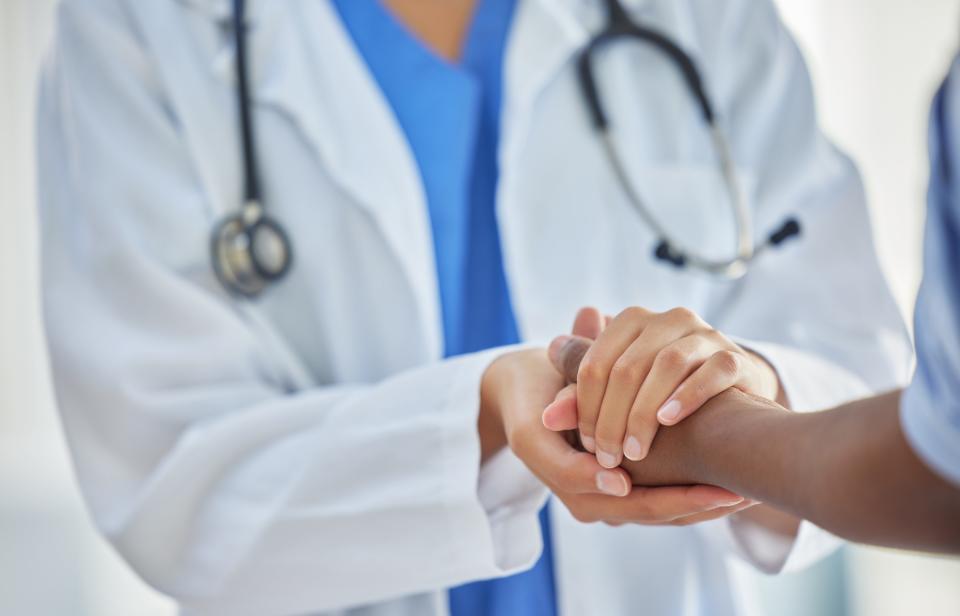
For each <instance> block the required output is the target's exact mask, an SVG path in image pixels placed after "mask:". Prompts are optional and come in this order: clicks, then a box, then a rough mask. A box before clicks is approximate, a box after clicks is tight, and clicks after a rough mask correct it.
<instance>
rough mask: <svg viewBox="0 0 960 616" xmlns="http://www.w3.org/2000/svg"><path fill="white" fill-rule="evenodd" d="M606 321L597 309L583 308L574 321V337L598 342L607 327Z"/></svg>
mask: <svg viewBox="0 0 960 616" xmlns="http://www.w3.org/2000/svg"><path fill="white" fill-rule="evenodd" d="M606 325H607V322H606V319H605V318H604V316H603V315H602V314H600V311H599V310H597V309H596V308H581V309H580V310H579V312H577V317H576V318H575V319H574V320H573V335H574V336H583V337H584V338H589V339H590V340H596V339H597V338H598V337H599V336H600V333H601V332H603V329H604V327H606Z"/></svg>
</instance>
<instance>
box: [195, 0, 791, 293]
mask: <svg viewBox="0 0 960 616" xmlns="http://www.w3.org/2000/svg"><path fill="white" fill-rule="evenodd" d="M604 1H605V3H606V6H607V23H606V25H605V26H604V28H603V29H602V30H601V31H600V32H598V33H597V34H596V35H595V36H594V37H593V38H592V39H591V40H590V41H589V42H588V43H587V45H586V47H585V48H584V49H583V51H582V52H581V53H580V56H579V59H578V77H579V82H580V88H581V92H582V94H583V98H584V102H585V103H586V106H587V109H588V110H589V113H590V118H591V120H592V122H593V126H594V128H595V129H596V131H597V133H598V135H599V136H600V139H601V142H602V144H603V150H604V153H605V156H606V157H607V159H608V161H609V163H610V166H611V168H612V169H613V170H614V174H615V175H616V178H617V181H618V183H619V184H620V185H621V187H622V189H623V191H624V193H625V194H626V195H627V198H628V200H629V201H630V203H631V204H632V205H633V207H634V208H635V209H636V211H637V214H638V215H639V216H640V218H641V219H642V220H643V222H644V223H645V224H646V225H647V226H648V227H649V228H650V229H651V230H652V231H653V232H654V234H655V235H656V236H657V238H658V240H657V244H656V248H655V250H654V256H655V257H656V259H657V260H659V261H663V262H665V263H669V264H671V265H673V266H675V267H678V268H687V267H689V268H693V269H698V270H701V271H704V272H707V273H709V274H713V275H715V276H719V277H723V278H731V279H733V278H739V277H740V276H742V275H743V274H744V273H745V272H746V271H747V269H748V268H749V266H750V264H751V263H752V262H753V261H754V260H755V259H756V258H757V257H758V256H759V255H760V254H761V253H763V252H764V251H765V250H766V249H767V248H770V247H774V246H779V245H780V244H782V243H783V242H785V241H786V240H788V239H790V238H792V237H795V236H797V235H799V234H800V224H799V223H798V222H797V220H796V219H793V218H789V219H787V220H786V221H784V222H783V224H781V225H780V227H778V228H777V229H776V231H774V232H773V233H771V234H770V235H769V236H768V237H767V238H766V240H765V241H764V242H763V243H761V244H759V245H757V244H755V243H754V241H753V230H752V228H751V216H750V211H749V209H748V207H747V204H746V200H745V198H744V194H743V190H742V188H741V186H740V181H739V179H738V177H737V172H736V167H735V165H734V163H733V156H732V154H731V151H730V144H729V142H728V140H727V138H726V134H725V133H724V131H723V130H722V129H721V128H720V125H719V123H718V121H717V117H716V114H715V112H714V108H713V105H712V103H711V102H710V99H709V97H708V96H707V94H706V91H705V90H704V85H703V79H702V78H701V76H700V73H699V71H698V70H697V68H696V66H695V64H694V62H693V60H692V59H691V58H690V56H689V55H687V53H686V52H684V51H683V50H682V49H680V47H679V46H678V45H677V44H676V43H674V42H673V41H671V40H670V39H669V38H667V37H666V36H665V35H664V34H662V33H660V32H657V31H655V30H652V29H650V28H647V27H644V26H642V25H640V24H638V23H636V22H635V21H634V20H633V19H631V17H630V16H629V14H628V13H627V11H626V9H624V7H623V5H622V4H621V3H620V0H604ZM232 21H233V28H232V29H233V34H234V39H235V47H236V70H237V88H236V92H237V106H238V109H239V116H240V131H241V144H242V155H243V173H244V189H243V207H242V208H240V210H239V211H237V212H234V213H232V214H230V215H228V216H227V217H226V218H224V219H223V220H221V221H220V222H219V223H218V224H217V225H216V227H215V228H214V230H213V233H212V237H211V253H212V259H213V269H214V272H215V273H216V275H217V278H218V279H219V280H220V282H221V283H222V284H223V286H224V288H225V289H226V290H227V291H229V292H230V293H232V294H234V295H238V296H241V297H246V298H255V297H257V296H259V295H260V294H261V293H262V292H263V291H264V290H265V289H266V288H267V287H268V286H269V285H270V284H271V283H274V282H276V281H278V280H280V279H282V278H283V277H284V276H285V275H286V274H287V272H289V271H290V265H291V263H292V262H293V250H292V247H291V245H290V239H289V238H288V236H287V234H286V233H285V232H284V230H283V227H282V226H281V225H280V224H279V223H278V222H277V221H276V220H274V219H273V218H271V217H270V216H269V215H268V214H267V213H266V211H265V210H264V206H263V199H262V194H261V187H260V181H259V175H258V167H257V160H256V148H255V143H254V126H253V114H252V112H251V101H250V83H249V71H248V68H247V44H246V43H247V40H246V39H247V37H246V32H245V26H244V24H245V22H246V2H245V0H233V19H232ZM621 38H631V39H637V40H639V41H642V42H645V43H647V44H649V45H651V46H653V47H654V48H656V49H658V50H659V51H661V52H662V53H663V54H664V55H666V56H667V58H669V59H670V60H671V61H672V62H673V63H674V64H676V65H677V67H678V69H679V70H680V72H681V73H682V75H683V77H684V80H685V82H686V85H687V87H688V88H689V89H690V91H691V93H692V94H693V97H694V99H695V100H696V102H697V104H698V106H699V108H700V112H701V115H702V116H703V119H704V121H705V122H706V124H707V127H708V129H709V131H710V136H711V139H712V142H713V147H714V150H715V151H716V155H717V159H718V161H719V166H720V171H721V174H722V176H723V181H724V184H725V186H726V192H727V194H728V197H729V199H730V203H731V209H732V210H733V215H734V222H735V229H736V236H737V237H736V245H737V251H736V255H735V256H733V257H732V258H729V259H719V260H718V259H710V258H707V257H705V256H703V255H701V254H699V253H697V252H694V251H693V250H691V249H690V248H688V247H684V246H683V245H682V244H680V243H679V242H677V241H675V240H674V238H672V237H671V236H670V234H669V233H668V232H667V230H666V229H665V228H664V227H663V225H661V224H660V222H659V221H658V220H657V218H656V217H655V216H653V214H652V213H651V212H650V209H649V208H648V207H647V206H646V204H645V203H644V201H643V199H642V198H641V197H640V195H639V193H638V192H637V191H636V189H635V188H634V187H633V184H632V183H631V182H630V179H629V175H628V173H627V170H626V167H625V166H624V164H623V161H622V159H621V158H620V155H619V154H618V152H617V149H616V146H615V145H614V142H613V139H612V135H611V133H610V121H609V117H608V115H607V112H606V110H605V108H604V106H603V101H602V99H601V95H600V90H599V89H598V87H597V80H596V76H595V74H594V59H595V57H596V53H597V52H598V51H599V50H600V48H602V47H604V46H606V45H607V44H608V43H610V42H612V41H615V40H618V39H621Z"/></svg>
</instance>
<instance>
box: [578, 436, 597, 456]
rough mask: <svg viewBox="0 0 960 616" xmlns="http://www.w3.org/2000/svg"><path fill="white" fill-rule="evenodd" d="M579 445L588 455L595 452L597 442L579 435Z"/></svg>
mask: <svg viewBox="0 0 960 616" xmlns="http://www.w3.org/2000/svg"><path fill="white" fill-rule="evenodd" d="M580 444H581V445H583V448H584V449H586V450H587V451H589V452H590V453H595V452H596V451H597V442H596V441H595V440H593V437H592V436H584V435H580Z"/></svg>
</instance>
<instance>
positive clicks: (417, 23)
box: [383, 0, 477, 62]
mask: <svg viewBox="0 0 960 616" xmlns="http://www.w3.org/2000/svg"><path fill="white" fill-rule="evenodd" d="M383 3H384V5H386V6H387V8H388V9H390V11H391V12H392V13H393V14H394V16H396V17H397V19H399V20H400V21H401V22H402V23H403V24H404V25H405V26H406V27H407V28H409V29H410V31H411V32H413V34H414V35H416V37H417V38H418V39H419V40H420V41H421V42H422V43H423V44H424V45H426V46H427V47H429V48H430V49H431V50H432V51H433V52H434V53H436V54H437V55H438V56H440V57H441V58H444V59H446V60H448V61H450V62H456V61H458V60H459V59H460V55H461V52H462V50H463V44H464V39H465V38H466V33H467V29H468V27H469V25H470V20H471V18H472V17H473V12H474V10H475V8H476V4H477V0H383Z"/></svg>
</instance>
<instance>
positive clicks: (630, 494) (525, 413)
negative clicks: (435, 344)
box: [480, 349, 745, 525]
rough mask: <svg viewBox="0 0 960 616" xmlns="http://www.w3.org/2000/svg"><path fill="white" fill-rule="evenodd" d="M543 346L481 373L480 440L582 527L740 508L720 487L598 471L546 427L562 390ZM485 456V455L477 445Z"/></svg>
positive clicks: (667, 520)
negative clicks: (506, 456) (508, 456)
mask: <svg viewBox="0 0 960 616" xmlns="http://www.w3.org/2000/svg"><path fill="white" fill-rule="evenodd" d="M564 383H565V381H564V379H563V377H562V376H561V375H560V374H559V373H558V372H557V371H556V370H555V369H554V368H553V366H552V364H551V363H550V361H549V359H548V357H547V353H546V351H545V350H543V349H534V350H524V351H517V352H513V353H508V354H506V355H503V356H501V357H500V358H498V359H497V360H495V361H494V362H493V363H492V364H491V365H490V367H489V368H488V369H487V371H486V373H485V374H484V377H483V382H482V384H481V412H480V433H481V443H484V441H486V442H487V443H493V444H494V448H495V446H496V443H497V442H498V438H497V435H498V434H500V435H502V436H501V437H500V438H501V441H505V442H506V443H507V444H508V445H509V447H510V448H511V449H512V450H513V452H514V453H515V454H516V455H517V457H518V458H520V460H522V461H523V463H524V464H525V465H526V466H527V467H528V468H529V469H530V471H531V472H532V473H533V474H534V475H536V476H537V477H538V478H539V479H540V480H541V481H542V482H543V483H544V484H545V485H546V486H547V487H548V488H550V490H551V491H552V492H553V493H554V495H556V496H557V497H558V498H559V499H560V500H561V501H562V502H563V503H564V505H565V506H566V507H567V508H568V509H569V510H570V512H571V513H572V514H573V516H574V517H575V518H576V519H578V520H580V521H583V522H606V523H608V524H614V525H617V524H626V523H636V524H671V525H680V524H690V523H694V522H698V521H703V520H707V519H712V518H716V517H720V516H723V515H727V514H729V513H731V512H733V511H736V510H738V509H739V508H742V507H743V506H745V504H744V502H743V499H742V498H741V497H739V496H737V495H736V494H733V493H731V492H729V491H727V490H723V489H721V488H716V487H713V486H705V485H693V486H690V485H684V486H669V487H658V488H648V487H633V485H632V483H633V482H632V480H631V478H630V476H629V475H628V474H627V472H626V471H625V470H624V469H622V468H614V469H606V468H603V467H602V466H600V465H599V464H598V463H597V460H596V457H595V456H594V455H593V454H590V453H587V452H584V451H582V450H581V449H578V448H577V447H575V446H574V445H573V444H572V438H571V437H572V435H571V434H568V433H562V432H556V431H551V430H548V429H547V428H545V427H544V425H543V423H542V421H541V416H542V413H543V409H544V408H545V407H546V406H547V405H548V404H550V403H551V402H552V401H553V400H554V399H555V398H556V396H557V393H558V392H559V391H560V390H561V388H563V386H564ZM484 450H485V454H484V455H485V456H488V457H489V455H491V454H492V449H491V447H490V446H489V445H484Z"/></svg>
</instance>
